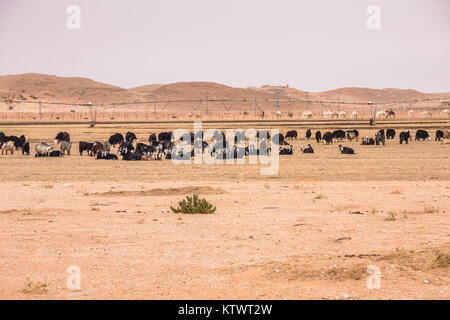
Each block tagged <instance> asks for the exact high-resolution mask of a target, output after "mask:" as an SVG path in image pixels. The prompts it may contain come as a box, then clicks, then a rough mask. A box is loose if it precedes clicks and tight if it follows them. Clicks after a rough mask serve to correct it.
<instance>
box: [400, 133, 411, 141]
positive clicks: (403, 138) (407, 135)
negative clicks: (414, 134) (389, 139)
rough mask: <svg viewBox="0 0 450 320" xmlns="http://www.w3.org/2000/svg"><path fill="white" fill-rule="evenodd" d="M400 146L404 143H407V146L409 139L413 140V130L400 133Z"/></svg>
mask: <svg viewBox="0 0 450 320" xmlns="http://www.w3.org/2000/svg"><path fill="white" fill-rule="evenodd" d="M399 137H400V144H402V143H403V141H404V142H406V144H408V141H409V139H411V130H408V131H405V132H400V135H399Z"/></svg>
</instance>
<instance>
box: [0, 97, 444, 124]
mask: <svg viewBox="0 0 450 320" xmlns="http://www.w3.org/2000/svg"><path fill="white" fill-rule="evenodd" d="M444 100H448V98H429V99H416V100H396V101H395V100H394V101H384V102H370V101H369V102H352V101H350V102H348V101H347V102H346V101H322V100H301V99H295V100H294V99H208V98H204V99H192V100H182V99H180V100H165V101H160V100H153V101H133V102H112V103H94V104H92V103H87V104H86V103H69V102H54V101H30V100H13V99H9V100H0V103H3V107H2V108H0V120H2V121H15V120H18V121H27V120H43V121H45V120H64V121H94V122H95V121H116V120H117V121H120V120H127V121H154V120H170V119H174V120H176V119H180V120H188V119H203V120H208V119H210V120H215V119H223V120H242V119H249V120H251V119H290V118H292V119H301V118H306V117H305V116H304V112H305V111H311V112H312V118H321V117H322V112H323V111H345V112H346V113H347V115H346V116H347V117H349V116H350V113H351V112H353V111H356V112H357V113H358V118H359V119H369V118H371V117H373V116H374V114H375V113H376V111H377V110H383V109H387V108H392V109H393V110H395V112H396V113H398V114H400V115H403V116H406V114H407V112H408V110H410V109H415V110H425V109H426V110H430V111H432V112H434V113H435V116H436V115H439V113H440V111H441V110H443V109H444V108H445V105H444V104H442V101H444ZM436 113H437V114H436Z"/></svg>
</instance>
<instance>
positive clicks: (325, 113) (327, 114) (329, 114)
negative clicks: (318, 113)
mask: <svg viewBox="0 0 450 320" xmlns="http://www.w3.org/2000/svg"><path fill="white" fill-rule="evenodd" d="M332 117H333V112H332V111H323V112H322V118H332Z"/></svg>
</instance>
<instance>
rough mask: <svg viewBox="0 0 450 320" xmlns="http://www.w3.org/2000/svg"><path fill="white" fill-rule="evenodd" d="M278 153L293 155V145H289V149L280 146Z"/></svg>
mask: <svg viewBox="0 0 450 320" xmlns="http://www.w3.org/2000/svg"><path fill="white" fill-rule="evenodd" d="M279 154H280V155H289V156H290V155H293V154H294V147H293V146H292V145H291V146H289V149H287V148H282V147H280V153H279Z"/></svg>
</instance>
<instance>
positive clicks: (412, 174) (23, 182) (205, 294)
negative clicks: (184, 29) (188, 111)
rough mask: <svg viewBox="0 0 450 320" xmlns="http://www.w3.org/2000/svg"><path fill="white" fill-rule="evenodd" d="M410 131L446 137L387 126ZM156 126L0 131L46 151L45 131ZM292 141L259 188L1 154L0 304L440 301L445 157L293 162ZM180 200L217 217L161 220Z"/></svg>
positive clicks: (251, 170) (238, 179)
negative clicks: (190, 198) (373, 274)
mask: <svg viewBox="0 0 450 320" xmlns="http://www.w3.org/2000/svg"><path fill="white" fill-rule="evenodd" d="M280 124H281V123H280ZM237 125H238V126H239V125H240V124H237ZM251 125H252V124H248V126H251ZM174 126H175V125H174ZM176 126H179V124H177V125H176ZM213 126H214V124H205V125H204V127H205V128H206V127H213ZM418 126H421V127H424V128H425V127H427V128H436V127H438V126H439V127H446V128H448V126H449V124H448V123H446V124H442V123H440V124H433V123H431V122H430V123H429V124H428V125H424V124H417V125H414V124H398V125H395V127H398V128H407V127H413V128H416V127H418ZM223 127H224V125H223V124H220V125H219V126H218V128H219V129H222V128H223ZM259 127H264V125H262V124H259ZM278 127H279V128H280V130H281V131H282V132H285V131H286V130H288V129H291V128H294V126H293V127H289V126H282V127H281V126H278ZM315 127H319V128H320V129H323V128H324V126H323V125H316V126H315ZM327 127H329V128H331V127H333V125H332V124H330V125H328V126H327ZM337 127H338V126H337ZM162 128H167V124H161V125H154V124H142V125H99V126H97V127H95V128H93V129H91V128H87V127H86V126H80V125H70V126H64V127H61V126H50V125H49V126H42V125H33V126H8V127H3V128H2V129H1V130H0V131H4V132H5V133H7V134H10V135H12V134H16V135H18V134H26V136H27V137H29V138H30V140H31V141H32V142H38V141H49V142H50V141H52V140H53V138H54V136H55V134H56V133H57V132H58V131H61V130H64V131H68V132H70V133H71V135H72V137H73V139H74V140H75V141H80V140H81V139H82V140H86V141H93V140H100V141H103V140H105V139H106V138H107V137H108V136H109V135H110V134H112V133H114V132H122V133H125V132H126V131H128V130H132V131H134V132H135V133H136V134H137V136H138V138H141V139H142V140H146V138H147V137H148V134H149V133H150V132H155V131H158V132H159V131H161V129H162ZM172 128H173V127H171V129H172ZM266 128H270V126H267V127H266ZM186 129H188V130H191V129H192V125H191V126H187V128H186ZM376 130H377V129H374V128H370V129H369V128H363V129H361V130H360V132H361V136H366V135H370V136H373V134H374V133H375V131H376ZM300 131H301V133H300V136H301V137H303V135H304V129H300ZM313 131H314V130H313ZM397 131H398V130H397ZM434 131H435V129H430V133H432V136H433V137H434ZM432 140H433V139H432ZM293 144H294V147H295V148H296V151H297V152H295V154H294V156H293V157H282V158H281V162H280V171H279V174H278V175H277V176H272V177H264V176H261V175H260V174H259V166H255V165H206V164H203V165H174V164H173V163H172V162H170V161H161V162H132V163H130V162H125V161H116V162H109V161H100V160H99V161H97V160H94V159H92V158H89V157H87V156H84V157H80V156H79V155H77V154H76V153H77V152H76V151H77V150H76V149H77V145H75V146H74V148H73V149H72V154H73V155H72V156H70V157H65V158H61V159H50V158H34V157H22V156H21V155H13V156H10V155H8V156H1V157H0V177H1V182H0V186H1V188H0V195H1V199H2V204H1V207H0V225H1V226H2V231H3V232H2V233H1V235H0V247H1V248H2V249H0V279H2V281H0V298H7V299H8V298H33V299H34V298H36V299H41V298H52V299H53V298H63V299H66V298H69V299H70V298H76V299H84V298H107V299H108V298H151V299H158V298H193V299H201V298H225V299H231V298H239V299H240V298H249V299H254V298H256V299H259V298H264V299H271V298H273V299H284V298H288V299H294V298H306V299H310V298H313V299H336V298H340V299H342V298H352V299H364V298H368V299H372V298H380V299H393V298H394V299H403V298H406V299H408V298H410V299H419V298H425V299H429V298H433V299H449V298H450V287H449V285H450V268H449V266H448V265H447V266H439V264H437V263H436V261H435V260H436V253H437V252H443V253H447V254H449V253H450V233H449V230H450V218H449V213H450V212H449V208H450V165H449V157H450V144H441V143H440V142H435V141H426V142H412V143H410V144H408V145H399V144H398V140H397V138H396V139H395V140H394V141H388V143H387V145H386V146H384V147H383V146H360V145H359V143H356V142H346V143H344V145H348V146H351V147H353V148H355V150H356V152H357V154H356V155H355V156H352V157H344V156H342V155H340V154H339V153H338V150H337V147H336V145H333V146H325V145H322V144H320V145H317V144H316V143H315V142H313V143H311V144H312V145H313V147H314V149H315V154H312V155H306V154H300V153H299V152H298V147H299V145H300V144H303V145H305V141H301V140H300V141H296V142H295V141H294V142H293ZM195 192H198V193H199V194H200V195H201V196H202V197H205V198H207V199H208V200H209V201H210V202H212V203H213V204H214V205H216V206H217V208H218V209H217V212H216V213H215V214H213V215H208V216H202V215H181V214H173V213H171V212H168V209H169V207H170V206H171V205H176V203H177V201H179V200H180V199H181V198H182V197H183V196H184V195H187V194H192V193H195ZM70 265H77V266H79V267H80V270H81V290H79V291H71V290H69V289H67V287H66V280H67V277H68V274H67V273H66V269H67V267H68V266H70ZM370 265H376V266H378V267H379V268H380V271H381V273H382V278H381V288H380V289H379V290H369V289H368V288H367V286H366V281H367V279H368V277H369V275H368V274H367V272H366V271H367V267H368V266H370Z"/></svg>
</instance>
